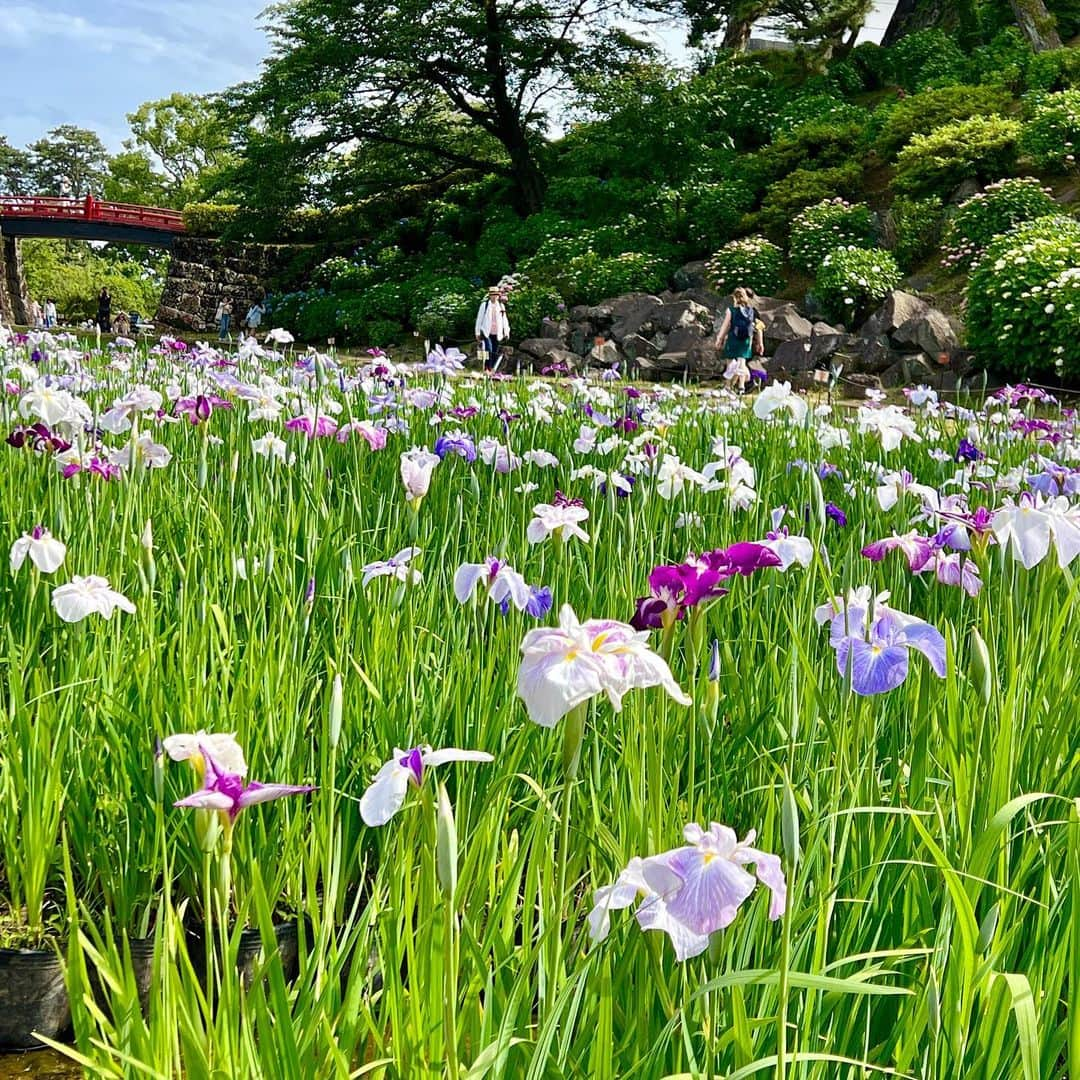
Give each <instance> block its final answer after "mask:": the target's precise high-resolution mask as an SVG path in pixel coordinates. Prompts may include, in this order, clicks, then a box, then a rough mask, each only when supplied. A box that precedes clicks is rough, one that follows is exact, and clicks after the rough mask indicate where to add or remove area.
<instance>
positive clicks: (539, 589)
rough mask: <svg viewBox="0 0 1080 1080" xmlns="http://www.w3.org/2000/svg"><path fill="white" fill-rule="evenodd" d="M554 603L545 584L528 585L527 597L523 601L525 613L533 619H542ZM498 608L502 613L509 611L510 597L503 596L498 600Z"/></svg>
mask: <svg viewBox="0 0 1080 1080" xmlns="http://www.w3.org/2000/svg"><path fill="white" fill-rule="evenodd" d="M553 603H554V599H553V597H552V595H551V589H550V588H548V586H547V585H540V586H536V585H530V586H529V598H528V600H526V601H525V609H524V610H525V614H526V615H531V616H532V617H533V618H534V619H542V618H543V617H544V616H545V615H546V614H547V613H548V612H549V611H550V610H551V606H552V604H553ZM499 610H500V611H501V612H502V613H503V614H504V615H508V614H509V613H510V597H509V596H504V597H503V598H502V599H501V600H500V601H499Z"/></svg>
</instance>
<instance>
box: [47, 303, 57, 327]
mask: <svg viewBox="0 0 1080 1080" xmlns="http://www.w3.org/2000/svg"><path fill="white" fill-rule="evenodd" d="M56 319H57V316H56V301H55V300H54V299H53V298H52V297H51V296H50V297H49V298H48V299H47V300H46V301H45V328H46V329H47V330H51V329H52V328H53V327H54V326H55V325H56Z"/></svg>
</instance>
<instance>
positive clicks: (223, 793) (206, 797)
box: [173, 749, 315, 826]
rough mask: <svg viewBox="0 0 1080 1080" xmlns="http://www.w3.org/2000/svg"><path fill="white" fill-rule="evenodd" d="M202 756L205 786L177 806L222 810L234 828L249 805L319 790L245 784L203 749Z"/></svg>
mask: <svg viewBox="0 0 1080 1080" xmlns="http://www.w3.org/2000/svg"><path fill="white" fill-rule="evenodd" d="M202 756H203V760H204V761H205V763H206V768H205V772H204V778H203V786H202V787H201V788H200V789H199V790H198V791H196V792H194V793H193V794H191V795H188V796H187V798H185V799H180V800H179V801H177V802H175V803H173V805H174V806H186V807H190V808H192V809H195V810H218V811H220V812H221V813H223V814H227V815H228V823H229V825H230V826H231V825H232V823H233V822H234V821H236V818H237V815H238V814H239V813H240V811H241V810H243V809H244V808H245V807H247V806H254V805H255V804H256V803H262V802H270V801H271V800H272V799H281V798H283V797H284V796H286V795H304V794H306V793H307V792H309V791H314V790H315V788H314V787H312V786H311V785H309V784H304V785H296V784H260V783H259V782H258V781H256V780H252V781H251V782H250V783H245V782H244V778H243V777H242V776H240V775H238V774H237V773H230V772H228V771H227V770H226V769H225V768H224V767H223V766H221V765H220V764H218V763H217V762H216V761H215V760H214V759H213V758H212V757H211V756H210V754H209V753H208V752H207V751H206V750H205V749H203V750H202Z"/></svg>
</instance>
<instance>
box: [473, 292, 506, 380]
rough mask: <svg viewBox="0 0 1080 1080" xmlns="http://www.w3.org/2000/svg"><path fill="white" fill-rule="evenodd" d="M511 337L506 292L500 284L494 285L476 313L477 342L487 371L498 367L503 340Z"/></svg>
mask: <svg viewBox="0 0 1080 1080" xmlns="http://www.w3.org/2000/svg"><path fill="white" fill-rule="evenodd" d="M509 338H510V320H509V319H508V318H507V315H506V293H505V291H504V290H503V289H501V288H500V287H499V286H498V285H492V286H491V288H490V289H488V294H487V297H486V298H485V299H484V302H483V303H482V304H481V305H480V310H479V311H477V313H476V343H477V346H478V348H479V350H480V353H481V355H482V358H483V363H484V369H485V370H486V371H494V370H496V369H497V368H498V363H499V357H500V354H501V351H502V342H504V341H508V340H509Z"/></svg>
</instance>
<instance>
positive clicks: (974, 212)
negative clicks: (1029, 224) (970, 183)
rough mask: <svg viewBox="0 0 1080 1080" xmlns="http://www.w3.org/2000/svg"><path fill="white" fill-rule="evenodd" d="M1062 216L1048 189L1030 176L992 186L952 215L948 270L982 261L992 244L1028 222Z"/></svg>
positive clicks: (1002, 181) (947, 234) (946, 259)
mask: <svg viewBox="0 0 1080 1080" xmlns="http://www.w3.org/2000/svg"><path fill="white" fill-rule="evenodd" d="M1059 212H1060V207H1059V206H1058V204H1057V203H1056V202H1055V201H1054V197H1053V195H1052V194H1051V193H1050V191H1049V189H1048V188H1044V187H1043V186H1042V185H1041V184H1040V183H1039V181H1038V180H1036V179H1035V178H1034V177H1031V176H1025V177H1013V178H1012V179H1009V180H1001V181H999V182H998V183H996V184H991V185H990V186H989V187H988V188H987V189H986V190H985V191H981V192H979V194H978V195H975V196H973V197H972V198H970V199H968V200H967V202H965V203H964V204H963V205H962V206H960V208H959V209H958V210H957V211H956V213H955V214H954V215H953V218H952V221H951V222H950V223H949V228H948V231H947V232H946V234H945V245H944V247H945V258H944V260H943V262H944V265H945V266H947V267H968V266H971V264H972V263H974V262H977V261H978V260H979V258H981V256H982V254H983V252H984V251H985V250H986V249H987V247H988V246H989V245H990V242H991V241H992V240H993V239H994V238H995V237H997V236H1000V235H1001V234H1002V233H1007V232H1008V231H1009V230H1010V229H1013V228H1015V227H1016V226H1017V225H1021V224H1023V223H1024V222H1025V221H1034V220H1035V219H1036V218H1041V217H1050V216H1051V215H1053V214H1057V213H1059Z"/></svg>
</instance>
